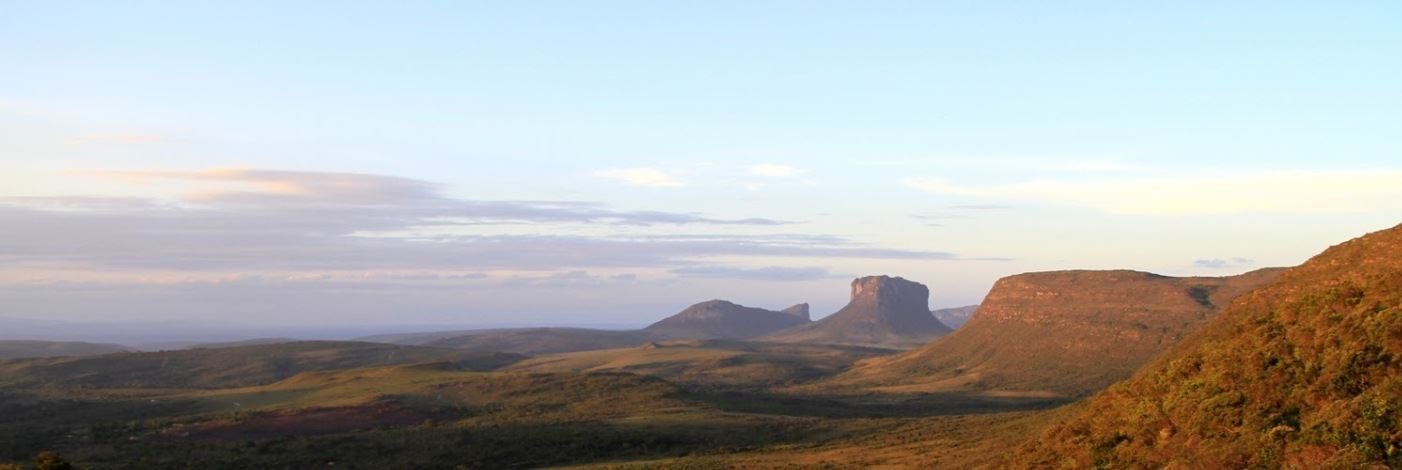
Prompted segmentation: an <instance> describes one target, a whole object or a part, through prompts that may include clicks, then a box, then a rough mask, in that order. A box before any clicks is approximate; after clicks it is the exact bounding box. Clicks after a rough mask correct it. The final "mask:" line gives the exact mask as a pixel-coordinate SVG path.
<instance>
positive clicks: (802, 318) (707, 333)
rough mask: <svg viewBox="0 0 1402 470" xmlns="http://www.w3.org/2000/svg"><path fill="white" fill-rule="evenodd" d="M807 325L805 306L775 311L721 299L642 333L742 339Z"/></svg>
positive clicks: (702, 303)
mask: <svg viewBox="0 0 1402 470" xmlns="http://www.w3.org/2000/svg"><path fill="white" fill-rule="evenodd" d="M808 322H809V320H808V304H799V305H795V306H793V307H789V308H788V309H786V310H785V311H783V312H775V311H772V310H765V309H761V308H752V307H746V306H743V305H736V304H734V303H731V302H727V301H724V300H708V301H705V302H701V303H698V304H696V305H692V306H690V307H687V308H686V309H685V310H682V311H681V312H679V313H677V314H676V315H672V316H670V317H667V318H664V319H662V320H661V321H658V322H657V323H653V324H652V325H649V326H648V327H647V328H645V329H644V330H643V331H644V332H646V333H650V334H652V335H655V336H659V337H667V338H686V339H743V338H752V337H755V336H761V335H764V334H768V333H773V332H775V331H779V330H782V329H784V328H789V327H793V326H796V325H802V324H806V323H808Z"/></svg>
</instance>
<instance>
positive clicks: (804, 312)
mask: <svg viewBox="0 0 1402 470" xmlns="http://www.w3.org/2000/svg"><path fill="white" fill-rule="evenodd" d="M780 312H783V313H787V314H789V315H793V316H795V317H798V318H802V319H803V321H813V317H810V316H808V304H807V303H801V304H797V305H794V306H792V307H789V308H786V309H783V310H780Z"/></svg>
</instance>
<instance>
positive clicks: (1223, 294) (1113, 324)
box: [833, 269, 1281, 396]
mask: <svg viewBox="0 0 1402 470" xmlns="http://www.w3.org/2000/svg"><path fill="white" fill-rule="evenodd" d="M1280 272H1281V271H1280V270H1279V269H1265V270H1258V271H1253V272H1250V273H1246V274H1242V275H1239V276H1231V277H1222V278H1206V277H1190V278H1176V277H1169V276H1161V275H1157V274H1151V273H1145V272H1138V271H1053V272H1039V273H1028V274H1019V275H1015V276H1009V277H1006V278H1003V279H1000V280H999V281H998V282H997V283H996V284H994V286H993V288H992V290H990V291H989V293H988V297H987V298H986V299H984V302H983V304H982V306H980V307H979V309H978V311H977V312H976V313H975V314H974V316H973V318H972V319H970V320H969V322H968V323H967V324H965V325H964V326H963V327H961V328H960V329H958V330H956V331H955V332H953V333H951V334H949V335H948V336H945V337H943V338H940V339H938V340H935V341H934V342H932V343H930V344H928V345H926V346H924V347H922V348H920V349H917V350H915V351H912V352H909V353H906V354H902V355H896V356H891V357H887V358H878V359H873V360H870V361H866V362H864V363H862V364H860V365H859V366H857V367H855V368H854V369H853V370H852V371H851V372H849V373H847V374H845V375H844V376H842V377H839V378H837V379H836V380H834V381H833V385H834V386H842V387H866V388H874V389H881V390H887V391H907V392H910V391H930V390H944V389H975V390H998V391H1009V392H1018V393H1034V394H1046V395H1061V396H1079V395H1085V394H1089V393H1092V392H1094V391H1096V390H1099V389H1101V388H1103V387H1105V386H1108V385H1109V384H1111V383H1114V382H1116V381H1119V380H1123V379H1125V378H1127V377H1129V376H1130V375H1131V374H1132V373H1133V372H1134V370H1136V369H1137V368H1139V367H1140V366H1141V365H1143V364H1144V363H1145V362H1146V361H1148V360H1149V359H1150V358H1152V357H1153V356H1154V355H1155V354H1158V353H1159V352H1161V351H1163V350H1165V349H1167V348H1168V347H1170V346H1172V345H1173V344H1174V343H1176V342H1178V341H1179V340H1181V339H1182V338H1183V337H1184V336H1185V335H1187V334H1188V333H1189V332H1191V331H1193V330H1194V329H1196V328H1198V327H1199V326H1201V325H1202V324H1204V322H1206V321H1207V320H1208V319H1210V318H1212V317H1213V316H1214V315H1215V314H1216V312H1217V311H1218V309H1219V307H1220V306H1222V305H1225V304H1227V303H1229V302H1230V301H1231V300H1232V299H1234V298H1236V297H1237V296H1239V295H1240V294H1241V293H1243V292H1246V291H1248V290H1250V289H1252V288H1254V287H1256V286H1259V285H1261V284H1263V283H1265V282H1268V281H1270V280H1272V279H1274V278H1275V277H1276V276H1278V275H1279V273H1280Z"/></svg>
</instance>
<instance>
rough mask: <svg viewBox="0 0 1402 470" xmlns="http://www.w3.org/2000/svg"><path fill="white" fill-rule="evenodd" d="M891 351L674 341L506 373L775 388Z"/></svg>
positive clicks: (570, 356) (531, 364) (549, 360)
mask: <svg viewBox="0 0 1402 470" xmlns="http://www.w3.org/2000/svg"><path fill="white" fill-rule="evenodd" d="M892 352H894V351H892V350H888V349H878V348H865V347H857V346H831V345H815V344H787V343H756V342H745V341H735V340H668V341H657V342H651V343H647V344H645V345H643V346H640V347H636V348H625V349H607V350H599V351H582V352H573V353H566V354H553V355H547V356H540V357H533V358H530V359H527V360H524V361H521V362H519V363H516V364H513V365H511V366H509V367H507V368H505V369H503V370H510V371H528V372H566V371H570V372H629V373H635V374H643V375H651V376H655V377H660V378H664V379H667V380H669V381H672V382H676V383H681V384H688V385H701V386H709V387H772V386H785V385H792V384H795V383H800V382H805V381H810V380H816V379H819V378H822V377H826V376H829V375H832V374H835V373H838V372H840V371H842V370H845V369H846V368H847V367H848V366H850V365H851V364H852V363H854V362H856V361H857V360H859V359H863V358H868V357H874V356H880V355H884V354H890V353H892Z"/></svg>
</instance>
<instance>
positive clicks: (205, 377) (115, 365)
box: [0, 341, 522, 389]
mask: <svg viewBox="0 0 1402 470" xmlns="http://www.w3.org/2000/svg"><path fill="white" fill-rule="evenodd" d="M521 358H522V357H521V356H518V355H514V354H506V353H481V352H472V351H464V350H458V349H447V348H431V347H419V346H397V345H391V344H379V343H361V342H344V341H302V342H295V343H279V344H265V345H252V346H240V347H233V348H223V349H187V350H179V351H161V352H132V353H119V354H107V355H103V356H90V357H72V358H45V359H15V360H9V361H3V362H0V386H3V387H32V386H38V385H44V386H50V387H62V388H69V389H81V388H117V387H125V388H225V387H241V386H249V385H261V384H267V383H272V382H276V381H278V380H282V379H285V378H287V377H290V376H292V375H295V374H298V373H302V372H309V371H319V370H334V369H348V368H355V367H371V366H381V365H393V364H413V363H421V362H451V363H454V364H458V365H460V366H462V367H464V368H467V369H470V370H491V369H496V368H498V367H501V366H504V365H507V364H510V363H512V362H516V361H518V360H520V359H521Z"/></svg>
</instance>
